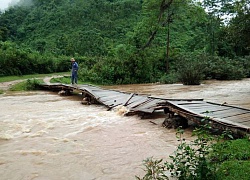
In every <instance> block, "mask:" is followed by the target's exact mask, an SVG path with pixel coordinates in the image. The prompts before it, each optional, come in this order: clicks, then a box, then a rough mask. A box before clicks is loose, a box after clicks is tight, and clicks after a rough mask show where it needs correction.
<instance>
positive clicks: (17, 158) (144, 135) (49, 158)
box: [0, 79, 250, 180]
mask: <svg viewBox="0 0 250 180" xmlns="http://www.w3.org/2000/svg"><path fill="white" fill-rule="evenodd" d="M105 88H110V89H117V90H121V91H126V92H134V93H139V94H147V95H152V96H156V97H163V98H203V99H204V100H206V101H211V102H215V103H224V102H227V103H228V104H230V105H235V106H240V107H244V108H248V109H250V96H249V95H250V79H244V80H241V81H214V80H213V81H205V82H204V84H202V85H200V86H183V85H181V84H172V85H160V84H140V85H123V86H109V87H105ZM0 107H1V109H0V174H1V179H2V180H31V179H36V180H63V179H65V180H110V179H111V180H112V179H117V180H118V179H122V180H123V179H124V180H130V179H135V175H140V176H142V175H143V174H144V171H143V170H142V169H143V168H144V167H143V166H142V163H143V160H145V159H146V158H148V157H154V158H164V159H166V160H167V159H168V158H167V157H168V156H169V155H170V154H172V153H173V151H174V150H175V149H176V146H177V145H178V141H177V140H176V137H175V130H174V129H165V128H163V127H162V126H161V123H162V122H163V120H164V116H163V115H162V114H159V115H158V114H157V115H154V116H153V117H152V118H151V119H150V118H148V119H141V118H140V117H138V116H129V117H124V116H122V115H121V113H120V112H119V111H107V110H106V108H105V107H103V106H101V105H90V106H87V105H81V104H80V96H67V97H65V96H59V95H58V94H57V93H55V92H47V91H35V92H23V93H20V92H18V93H7V94H4V95H0ZM150 121H154V122H156V123H157V125H155V124H153V123H151V122H150ZM184 136H185V138H187V139H188V140H190V139H192V138H193V137H191V129H187V130H186V132H185V135H184Z"/></svg>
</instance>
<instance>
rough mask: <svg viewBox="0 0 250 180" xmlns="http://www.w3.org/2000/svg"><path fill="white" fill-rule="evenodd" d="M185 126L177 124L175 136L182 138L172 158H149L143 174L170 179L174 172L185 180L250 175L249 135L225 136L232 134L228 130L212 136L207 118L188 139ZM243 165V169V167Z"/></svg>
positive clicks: (246, 177) (147, 177) (232, 177)
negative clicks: (168, 159) (243, 137)
mask: <svg viewBox="0 0 250 180" xmlns="http://www.w3.org/2000/svg"><path fill="white" fill-rule="evenodd" d="M183 132H184V131H183V130H182V129H180V128H178V129H177V133H176V137H177V139H178V140H179V141H180V144H179V145H178V147H177V149H176V151H175V152H174V155H171V156H169V157H170V159H171V161H167V162H164V163H163V162H162V159H161V160H154V159H153V158H148V159H146V160H145V161H144V166H145V167H146V169H145V172H146V174H145V175H144V177H143V178H139V177H137V179H150V178H151V179H168V177H166V175H171V176H172V177H174V178H177V179H180V180H181V179H183V180H190V179H192V180H194V179H195V180H198V179H200V180H204V179H208V180H209V179H211V180H212V179H237V177H241V179H248V177H249V173H250V170H249V169H250V168H249V167H250V163H249V158H250V152H249V148H250V141H249V138H245V139H236V140H226V139H223V138H225V137H229V138H231V137H232V136H231V135H230V133H228V132H223V134H222V135H221V136H212V135H211V134H210V132H211V126H210V125H209V123H208V118H207V117H205V118H204V119H202V120H201V125H200V126H199V127H197V128H196V129H195V130H194V135H195V136H196V139H194V140H192V141H191V142H189V143H188V142H186V140H185V139H184V138H182V134H183ZM240 168H241V169H240Z"/></svg>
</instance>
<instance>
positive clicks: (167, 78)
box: [160, 72, 178, 84]
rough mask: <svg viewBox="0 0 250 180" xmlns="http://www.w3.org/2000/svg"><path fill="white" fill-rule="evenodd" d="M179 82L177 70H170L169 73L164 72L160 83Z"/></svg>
mask: <svg viewBox="0 0 250 180" xmlns="http://www.w3.org/2000/svg"><path fill="white" fill-rule="evenodd" d="M176 82H178V78H177V75H176V73H175V72H170V73H169V74H164V75H163V76H162V77H161V78H160V83H162V84H173V83H176Z"/></svg>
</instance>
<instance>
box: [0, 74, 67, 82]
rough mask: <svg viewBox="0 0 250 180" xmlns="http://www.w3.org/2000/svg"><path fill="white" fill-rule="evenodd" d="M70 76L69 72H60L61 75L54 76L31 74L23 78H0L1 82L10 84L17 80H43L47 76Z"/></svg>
mask: <svg viewBox="0 0 250 180" xmlns="http://www.w3.org/2000/svg"><path fill="white" fill-rule="evenodd" d="M65 74H69V72H60V73H53V74H31V75H23V76H4V77H0V82H9V81H15V80H22V79H33V78H43V77H46V76H49V77H50V76H57V75H58V76H59V75H62V76H63V75H65Z"/></svg>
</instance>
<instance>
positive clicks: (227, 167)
mask: <svg viewBox="0 0 250 180" xmlns="http://www.w3.org/2000/svg"><path fill="white" fill-rule="evenodd" d="M214 152H215V154H214V156H216V160H217V161H218V162H219V164H218V166H217V168H218V170H217V172H216V179H218V180H224V179H227V180H235V179H239V178H240V179H242V180H248V179H250V178H249V177H250V140H249V138H245V139H236V140H228V141H225V142H223V143H217V144H216V146H215V147H214Z"/></svg>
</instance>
